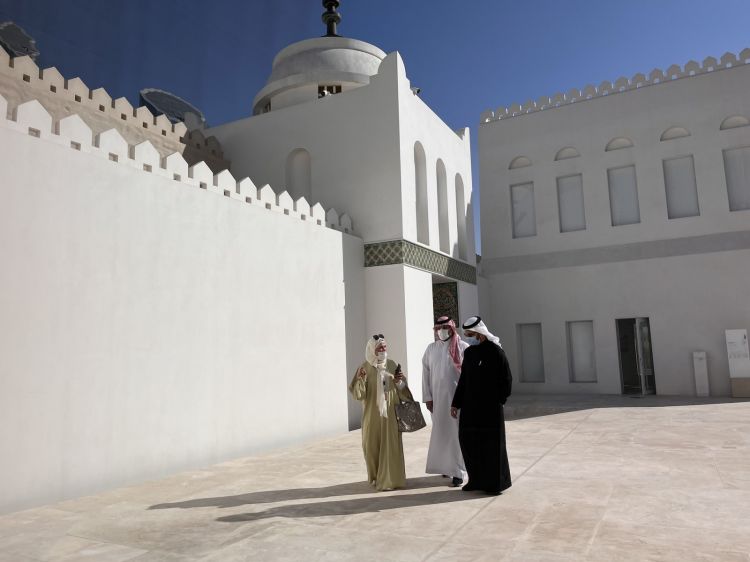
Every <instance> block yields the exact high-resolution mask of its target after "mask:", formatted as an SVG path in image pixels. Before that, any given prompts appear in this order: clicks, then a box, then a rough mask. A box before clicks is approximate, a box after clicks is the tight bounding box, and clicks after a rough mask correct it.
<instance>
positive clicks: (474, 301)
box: [456, 277, 492, 329]
mask: <svg viewBox="0 0 750 562" xmlns="http://www.w3.org/2000/svg"><path fill="white" fill-rule="evenodd" d="M479 282H480V280H479V277H477V285H474V284H472V283H466V282H465V281H458V318H457V319H456V326H458V327H459V328H460V327H461V324H462V323H463V321H464V320H466V319H467V318H469V317H471V316H477V315H479V316H481V317H482V318H483V319H484V321H485V323H486V324H487V326H489V327H490V329H492V324H491V323H490V319H489V318H488V317H487V315H486V314H485V311H484V309H483V307H482V306H481V303H480V302H479Z"/></svg>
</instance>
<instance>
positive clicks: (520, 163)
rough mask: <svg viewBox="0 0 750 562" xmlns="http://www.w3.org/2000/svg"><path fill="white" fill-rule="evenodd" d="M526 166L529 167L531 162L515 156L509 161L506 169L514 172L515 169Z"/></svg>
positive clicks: (523, 157)
mask: <svg viewBox="0 0 750 562" xmlns="http://www.w3.org/2000/svg"><path fill="white" fill-rule="evenodd" d="M526 166H531V160H529V159H528V158H526V157H525V156H516V157H515V158H514V159H513V160H511V161H510V165H509V166H508V169H509V170H515V169H516V168H525V167H526Z"/></svg>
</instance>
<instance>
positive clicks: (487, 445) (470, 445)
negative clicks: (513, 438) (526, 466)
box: [451, 340, 513, 494]
mask: <svg viewBox="0 0 750 562" xmlns="http://www.w3.org/2000/svg"><path fill="white" fill-rule="evenodd" d="M512 381H513V379H512V376H511V373H510V367H509V366H508V359H507V358H506V357H505V352H504V351H503V350H502V349H501V348H500V346H498V345H495V344H494V343H492V342H491V341H489V340H485V341H484V342H482V343H480V344H477V345H474V346H471V347H469V348H467V349H466V351H464V362H463V365H462V366H461V377H460V378H459V380H458V386H457V387H456V392H455V394H454V395H453V403H452V404H451V406H453V407H455V408H458V409H459V410H460V416H459V422H458V440H459V442H460V444H461V452H462V453H463V456H464V462H465V464H466V472H468V474H469V484H468V485H467V486H466V488H467V489H469V490H484V491H485V492H487V493H490V494H498V493H500V492H502V491H503V490H505V489H507V488H509V487H510V485H511V482H510V466H509V465H508V451H507V449H506V447H505V416H504V414H503V404H505V401H506V399H507V398H508V396H510V391H511V384H512Z"/></svg>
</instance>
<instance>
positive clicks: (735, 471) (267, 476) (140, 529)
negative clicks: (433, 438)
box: [0, 397, 750, 562]
mask: <svg viewBox="0 0 750 562" xmlns="http://www.w3.org/2000/svg"><path fill="white" fill-rule="evenodd" d="M561 409H564V410H569V411H565V412H562V413H554V414H550V412H559V411H560V410H561ZM508 414H509V417H515V418H517V419H514V420H512V421H509V422H508V423H507V431H508V448H509V453H510V463H511V469H512V472H513V480H514V484H513V487H512V488H511V489H510V490H508V491H507V492H505V493H504V494H503V495H502V496H499V497H493V498H490V497H485V496H481V495H477V494H475V493H466V492H461V491H460V490H458V489H452V488H448V487H446V486H445V481H444V480H443V479H442V478H440V477H433V476H425V475H424V474H423V469H424V461H425V457H426V452H427V442H428V439H429V430H422V431H420V432H417V433H415V434H410V435H406V436H405V439H404V442H405V449H406V456H407V476H408V477H409V481H408V484H409V488H408V489H407V490H403V491H397V492H387V493H373V492H371V490H370V488H369V487H368V486H367V485H366V484H365V483H364V482H363V477H364V465H363V461H362V458H361V451H360V446H359V439H360V434H359V432H352V433H350V434H347V435H341V436H340V437H336V438H333V439H327V440H322V441H318V442H315V443H311V444H308V445H305V446H299V447H295V448H290V449H286V450H282V451H277V452H274V453H271V454H266V455H260V456H253V457H248V458H243V459H238V460H235V461H233V462H228V463H224V464H221V465H217V466H213V467H210V468H207V469H205V470H198V471H194V472H187V473H182V474H178V475H175V476H172V477H170V478H166V479H163V480H159V481H154V482H148V483H145V484H142V485H138V486H133V487H129V488H123V489H118V490H112V491H109V492H106V493H102V494H99V495H96V496H91V497H85V498H80V499H76V500H71V501H66V502H62V503H58V504H54V505H48V506H45V507H41V508H38V509H32V510H28V511H23V512H18V513H14V514H10V515H6V516H3V517H0V560H2V561H9V562H28V561H32V560H65V561H71V560H92V561H96V562H110V561H125V560H128V561H138V562H147V561H148V562H155V561H167V562H172V561H196V560H201V561H218V562H233V561H239V560H263V561H274V560H304V561H339V560H358V561H374V560H403V561H421V560H430V561H438V560H450V561H458V562H460V561H465V560H487V561H495V560H507V561H523V562H536V561H546V560H555V561H557V560H563V561H567V560H576V561H578V560H585V561H600V560H606V561H620V560H634V561H636V560H637V561H649V560H676V561H677V560H679V561H680V562H685V561H709V560H716V561H719V560H720V561H723V562H724V561H727V562H733V561H737V562H739V561H743V562H748V561H750V555H749V554H748V553H750V402H740V401H730V400H726V401H720V400H703V401H702V400H679V399H667V398H657V397H650V398H642V399H638V400H636V399H631V398H625V397H609V398H588V399H585V398H580V397H565V398H563V397H545V398H544V399H543V401H542V400H540V399H534V398H531V397H513V398H512V399H511V402H510V403H509V409H508ZM544 414H547V415H544Z"/></svg>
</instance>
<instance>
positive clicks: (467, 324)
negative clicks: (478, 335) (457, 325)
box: [463, 316, 482, 330]
mask: <svg viewBox="0 0 750 562" xmlns="http://www.w3.org/2000/svg"><path fill="white" fill-rule="evenodd" d="M481 321H482V317H481V316H474V318H469V319H468V320H467V321H466V322H465V323H464V326H463V328H464V330H471V329H472V328H473V327H474V326H476V325H477V324H479V323H480V322H481Z"/></svg>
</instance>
